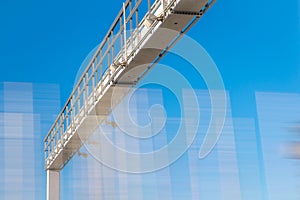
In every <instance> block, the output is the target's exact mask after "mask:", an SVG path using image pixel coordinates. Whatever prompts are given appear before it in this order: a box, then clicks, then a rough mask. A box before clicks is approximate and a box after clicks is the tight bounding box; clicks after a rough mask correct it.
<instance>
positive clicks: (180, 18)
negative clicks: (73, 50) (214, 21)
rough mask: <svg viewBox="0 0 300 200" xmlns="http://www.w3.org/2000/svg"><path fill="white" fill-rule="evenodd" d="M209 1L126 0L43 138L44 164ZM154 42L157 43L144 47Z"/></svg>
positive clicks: (64, 155)
mask: <svg viewBox="0 0 300 200" xmlns="http://www.w3.org/2000/svg"><path fill="white" fill-rule="evenodd" d="M214 1H215V0H156V1H151V0H127V1H126V2H125V3H124V4H123V7H122V9H121V10H120V12H119V14H118V15H117V17H116V19H115V20H114V22H113V24H112V26H111V27H110V29H109V31H108V32H107V34H106V36H105V38H104V40H103V41H102V43H101V44H100V46H99V47H98V49H97V51H96V52H95V54H94V56H93V58H92V59H91V61H90V62H89V64H88V65H87V66H86V69H85V71H84V72H83V74H82V76H81V78H80V79H79V81H78V83H77V85H76V86H75V87H74V90H73V91H72V93H71V95H70V97H69V99H68V100H67V102H66V104H65V105H64V107H63V109H62V111H61V112H60V114H59V115H58V117H57V119H56V120H55V122H54V124H53V126H52V127H51V129H50V131H49V133H48V134H47V136H46V137H45V139H44V154H45V169H46V170H48V171H49V170H51V171H54V172H57V171H59V170H61V169H62V168H63V167H64V166H65V165H66V164H67V163H68V161H69V160H70V159H71V158H72V157H73V155H74V154H75V153H76V152H77V151H78V150H79V149H80V147H81V146H82V140H83V139H84V138H88V137H89V134H90V133H89V131H87V129H86V128H85V127H89V129H92V128H91V127H93V126H96V125H99V123H101V122H102V121H104V120H105V118H106V117H107V116H108V115H109V114H110V112H111V110H112V107H113V105H111V104H110V103H107V102H110V98H111V90H112V89H113V88H114V87H115V86H118V85H122V86H125V87H128V88H130V87H134V86H135V85H136V83H137V82H139V81H140V80H141V79H142V78H143V77H144V76H145V75H146V74H147V72H148V71H149V70H150V69H151V68H152V67H153V66H154V65H155V64H156V63H158V62H159V61H160V59H161V58H162V57H163V56H164V55H165V54H166V53H167V51H168V49H169V48H171V47H172V46H173V45H174V44H175V43H176V42H177V41H178V40H179V39H180V38H181V36H182V35H183V34H184V33H185V32H187V31H188V30H189V29H190V28H191V27H192V26H193V25H194V24H195V23H196V22H197V21H198V20H199V19H200V18H201V16H202V15H203V14H204V13H205V12H206V11H207V10H208V9H209V8H210V6H211V5H212V4H213V3H214ZM166 29H167V30H172V31H171V32H166V31H165V30H166ZM153 44H159V45H158V46H159V48H157V49H151V48H149V47H152V46H153ZM141 65H142V66H143V67H139V69H138V70H136V71H135V73H134V74H132V75H131V76H123V75H124V74H125V73H128V72H129V71H130V70H131V69H133V68H135V66H141ZM88 116H94V118H93V117H92V118H91V117H88ZM49 174H50V173H49ZM56 176H57V175H56ZM58 177H59V176H58ZM49 181H50V180H49ZM48 187H49V186H48ZM48 189H49V188H48ZM50 193H51V192H49V194H50ZM48 199H51V197H48ZM52 199H56V198H52Z"/></svg>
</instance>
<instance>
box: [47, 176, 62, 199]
mask: <svg viewBox="0 0 300 200" xmlns="http://www.w3.org/2000/svg"><path fill="white" fill-rule="evenodd" d="M59 199H60V171H58V170H47V200H59Z"/></svg>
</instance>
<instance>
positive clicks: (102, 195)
mask: <svg viewBox="0 0 300 200" xmlns="http://www.w3.org/2000/svg"><path fill="white" fill-rule="evenodd" d="M195 93H196V95H197V99H198V102H199V107H200V127H199V131H198V133H197V136H196V138H195V140H194V142H193V144H192V145H191V147H190V148H189V149H188V150H187V151H186V152H185V153H184V154H183V155H182V156H181V157H180V158H179V159H178V160H177V161H176V162H174V163H172V164H171V165H169V166H167V167H165V168H163V169H161V170H158V171H156V172H151V173H145V174H131V173H125V172H119V171H117V170H115V169H112V168H109V167H108V166H105V165H103V164H102V163H101V162H100V161H99V158H98V157H97V154H93V152H92V153H91V150H92V148H96V149H97V148H99V146H101V145H99V141H97V140H91V141H90V142H87V143H86V144H85V146H84V147H83V148H82V149H81V150H80V152H79V154H77V155H76V156H75V157H74V159H72V160H71V161H70V163H68V165H67V166H66V167H65V168H64V169H63V170H62V172H61V199H72V200H76V199H78V200H79V199H91V200H96V199H128V200H131V199H170V200H171V199H172V200H173V199H174V200H177V199H197V200H198V199H204V200H206V199H209V200H211V199H212V200H219V199H220V200H221V199H222V200H223V199H226V200H227V199H228V200H239V199H242V200H245V199H246V200H247V199H249V200H250V199H251V200H252V199H256V200H260V199H262V200H267V199H270V200H277V199H278V200H282V199H290V200H297V199H299V197H300V195H299V190H298V189H297V188H299V176H298V174H299V160H293V159H287V158H286V157H285V156H284V155H283V153H282V152H283V151H282V148H283V147H284V145H285V144H286V143H287V142H289V141H293V140H294V139H295V138H293V137H294V136H293V134H291V133H290V132H289V127H290V125H291V124H293V123H294V122H297V121H299V119H300V110H299V109H300V108H299V106H298V105H299V104H300V96H299V95H298V94H287V93H285V94H283V93H268V92H257V93H255V97H256V99H255V101H254V102H253V104H256V110H257V112H256V116H253V117H252V118H250V117H248V118H245V117H241V116H233V114H232V109H234V107H235V105H232V104H231V100H230V95H229V93H227V98H228V99H227V111H226V114H227V115H226V119H225V126H224V129H223V132H222V135H221V137H220V140H219V142H218V144H217V145H216V147H215V148H214V149H213V150H212V152H211V153H210V154H209V155H208V156H207V157H206V158H205V159H199V148H200V146H201V144H202V142H203V140H204V137H205V134H206V131H207V129H208V126H209V122H210V119H211V114H210V112H211V109H212V108H211V102H210V96H209V93H208V92H207V91H206V90H195ZM189 95H191V94H190V92H189V91H188V90H183V91H182V98H183V102H184V107H185V109H186V110H187V111H193V107H191V106H189V105H190V104H189V102H188V99H189ZM170 98H171V97H170V96H168V95H166V94H165V92H164V91H163V90H160V89H140V90H138V91H137V92H136V93H135V94H134V96H133V97H132V99H131V101H130V114H131V117H132V120H133V121H134V122H136V123H137V124H140V125H141V126H145V125H147V124H148V123H149V122H151V121H150V118H149V115H148V111H149V109H150V108H151V107H152V106H155V105H157V104H162V105H164V106H165V108H166V111H167V112H169V113H171V114H169V115H168V116H167V117H166V119H167V120H166V126H165V127H163V128H162V129H161V130H160V132H159V133H158V134H157V135H155V136H153V137H150V138H148V139H137V138H132V137H130V136H128V135H126V134H124V132H122V131H121V130H120V129H119V128H118V127H115V126H112V124H109V123H107V124H103V125H102V127H101V128H102V129H101V131H103V132H105V133H106V134H107V137H108V138H109V139H110V140H111V141H112V143H114V144H115V145H116V146H118V147H120V148H123V149H126V150H128V151H132V152H137V153H145V152H151V151H155V150H158V149H160V148H161V147H163V146H164V145H167V144H168V143H170V142H171V141H172V139H173V138H174V137H176V133H177V130H178V126H179V125H178V124H180V120H181V118H180V116H181V114H180V113H177V112H172V110H173V108H176V107H178V106H179V105H178V103H173V104H172V105H171V104H170V103H171V100H170ZM59 111H60V95H59V86H58V85H53V84H35V83H34V84H32V83H2V84H0V177H1V178H0V199H4V200H8V199H44V197H45V192H46V174H45V171H44V163H43V160H44V159H43V153H42V152H43V138H44V135H45V134H46V133H47V131H48V130H49V128H50V126H51V125H52V123H53V121H54V120H55V117H56V116H57V113H58V112H59ZM109 120H110V121H111V122H112V121H113V118H111V119H109ZM183 126H185V129H187V127H189V126H193V121H192V120H191V119H190V120H185V121H184V122H183ZM151 128H152V129H153V130H156V129H157V127H155V124H153V125H152V127H151ZM188 136H189V135H188V134H187V137H188ZM295 137H296V136H295ZM102 151H103V150H102ZM105 153H107V154H109V155H111V157H112V158H113V159H114V161H115V163H116V165H117V164H118V162H121V161H122V162H124V159H125V162H126V158H121V157H118V155H117V154H116V152H114V151H105ZM171 154H172V152H168V154H165V155H164V156H165V157H164V159H169V158H171ZM122 159H123V160H122ZM153 159H155V158H154V157H153ZM145 164H147V165H148V164H151V163H143V162H141V160H136V161H135V162H134V163H131V162H129V161H127V165H128V166H130V165H138V166H140V168H141V169H142V168H143V165H145ZM297 173H298V174H297Z"/></svg>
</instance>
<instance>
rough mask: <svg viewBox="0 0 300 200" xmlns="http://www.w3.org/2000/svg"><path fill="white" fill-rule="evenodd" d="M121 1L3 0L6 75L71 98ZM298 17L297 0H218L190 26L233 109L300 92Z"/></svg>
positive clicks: (0, 24)
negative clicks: (265, 95)
mask: <svg viewBox="0 0 300 200" xmlns="http://www.w3.org/2000/svg"><path fill="white" fill-rule="evenodd" d="M122 2H123V1H121V0H113V1H109V0H107V1H100V0H98V1H96V0H87V1H77V0H75V1H70V0H67V1H58V0H53V1H51V2H44V1H36V0H28V1H21V0H2V1H0V67H1V73H0V82H5V81H8V82H30V83H31V82H32V83H54V84H58V85H59V86H60V90H61V92H60V94H61V104H64V103H65V101H66V100H67V98H68V97H69V94H70V93H71V90H72V87H73V85H74V79H75V77H76V74H77V71H78V70H79V67H80V65H81V63H82V61H83V60H84V58H85V57H86V56H87V54H88V53H89V52H90V51H91V50H92V49H93V48H94V47H95V46H96V45H98V44H99V43H100V42H101V41H102V39H103V36H104V35H105V34H106V31H107V30H108V28H109V27H110V25H111V22H112V21H113V20H114V18H115V16H116V15H117V13H118V12H119V10H120V8H121V5H122ZM299 19H300V3H299V1H297V0H290V1H289V2H284V3H283V2H282V1H278V0H277V1H271V0H266V1H258V0H252V1H237V0H228V1H225V0H219V1H217V3H216V4H215V5H214V6H213V7H212V8H211V9H210V10H209V12H208V13H207V14H206V15H205V16H204V17H203V18H202V19H201V20H200V22H199V23H198V24H196V25H195V26H194V27H193V28H192V29H191V31H190V32H189V33H188V35H189V36H190V37H192V38H193V39H195V40H196V41H198V42H199V43H200V44H201V45H203V47H204V48H205V49H206V50H207V51H208V53H209V54H210V55H211V57H212V58H213V60H214V61H215V63H216V64H217V66H218V69H219V70H220V72H221V75H222V78H223V80H224V83H225V88H226V89H227V90H228V91H229V93H230V100H231V109H232V115H233V116H235V117H250V118H252V117H256V107H255V106H256V105H255V93H254V92H255V91H271V92H283V93H287V92H293V93H299V92H300V56H299V55H300V20H299ZM171 58H172V56H171V55H169V56H167V57H166V58H165V59H164V60H163V62H166V63H169V64H170V63H172V62H170V60H171ZM190 73H191V72H190ZM266 104H267V103H266ZM45 134H46V133H45Z"/></svg>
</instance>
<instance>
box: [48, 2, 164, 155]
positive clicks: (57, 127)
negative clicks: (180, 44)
mask: <svg viewBox="0 0 300 200" xmlns="http://www.w3.org/2000/svg"><path fill="white" fill-rule="evenodd" d="M141 2H142V0H138V1H136V2H135V3H136V4H135V6H134V8H133V9H132V10H130V15H129V16H128V17H125V20H124V24H123V26H120V30H119V32H118V34H120V35H119V36H120V37H121V36H122V31H123V30H124V29H125V27H126V25H127V23H129V22H130V20H131V19H132V17H133V15H134V13H135V12H136V11H137V9H138V8H139V6H140V4H141ZM157 2H158V0H157V1H156V3H157ZM131 3H132V1H131V0H127V1H126V2H125V4H124V7H125V9H126V8H128V6H129V5H130V4H131ZM154 5H155V3H154ZM154 5H153V6H154ZM150 11H151V10H148V12H147V13H150ZM123 14H124V8H123V9H122V10H121V11H120V12H119V14H118V16H117V18H116V19H115V20H114V23H113V24H112V26H111V28H110V29H109V31H108V33H107V35H106V37H105V39H104V40H103V41H102V43H101V45H100V46H99V48H98V49H97V51H96V53H95V54H94V56H93V58H92V59H91V61H90V63H89V64H88V66H87V68H86V69H85V70H84V72H83V74H82V76H81V78H80V80H79V81H78V82H77V84H76V86H75V88H74V90H73V91H72V93H71V95H70V97H69V99H68V100H67V102H66V104H65V105H64V107H63V109H62V111H61V112H60V114H59V115H58V117H57V118H56V120H55V122H54V124H53V125H52V127H51V129H50V131H49V132H48V134H47V136H46V137H45V139H44V142H45V148H44V149H45V158H48V157H50V156H51V155H52V152H53V149H55V148H56V146H57V145H56V144H54V140H55V137H57V136H58V135H59V136H60V139H59V140H58V141H57V142H59V141H60V140H61V139H63V137H64V135H65V132H66V131H67V130H68V129H69V128H70V127H71V126H73V124H74V121H75V120H76V118H77V117H78V114H80V113H81V112H82V109H84V107H85V105H86V102H83V105H80V98H81V95H84V92H86V93H88V92H87V89H88V85H89V81H90V80H92V79H93V78H94V76H95V72H97V70H98V68H99V69H100V67H101V66H99V65H102V63H103V59H104V58H106V57H107V56H108V53H109V52H110V50H111V48H112V47H113V45H114V43H115V41H116V40H117V38H118V37H116V38H115V39H114V40H113V41H112V42H111V44H108V46H107V49H106V51H105V52H104V53H103V52H102V49H103V48H104V47H105V45H107V42H108V40H109V39H110V36H111V34H112V33H113V31H114V29H115V27H116V26H117V24H118V23H119V22H120V23H122V16H123ZM146 16H147V15H146ZM144 20H145V17H144V18H143V19H142V20H141V22H140V23H138V22H137V24H138V26H140V25H141V24H143V22H144ZM118 34H117V35H118ZM133 35H134V34H132V35H131V36H133ZM121 39H122V38H121ZM130 39H131V38H129V39H128V40H130ZM124 40H126V38H125V39H124ZM140 42H141V41H139V43H140ZM139 45H140V44H137V45H136V46H139ZM122 51H123V50H122V47H121V50H120V52H119V54H120V53H122ZM131 54H132V52H131ZM99 55H100V60H99V61H98V62H97V61H96V59H98V56H99ZM117 55H118V54H117ZM118 57H120V55H118V56H117V58H118ZM112 63H113V62H112ZM95 65H96V67H95ZM108 65H110V63H108ZM91 68H93V70H92V73H91V75H90V77H89V74H88V72H89V70H90V69H91ZM100 70H101V71H102V68H101V69H100ZM107 71H109V68H108V70H106V72H105V74H106V73H107ZM100 76H101V79H100V85H101V82H103V79H102V78H103V77H106V76H105V75H104V74H100ZM96 81H98V80H96ZM109 81H110V80H109ZM98 85H99V84H93V85H92V86H93V88H94V89H95V87H97V86H98ZM81 87H82V88H81ZM106 87H107V86H106ZM94 92H95V91H92V92H91V94H90V95H87V97H85V98H84V99H88V100H89V98H90V96H91V95H92V94H93V93H94ZM85 95H86V94H85ZM76 106H78V108H76ZM76 109H78V112H77V113H76ZM74 110H75V115H74V118H73V119H72V115H73V114H72V112H74ZM69 116H71V117H70V118H71V119H70V122H69V123H68V122H66V121H65V120H66V119H68V117H69ZM65 123H66V125H65ZM71 128H72V127H71ZM47 151H50V152H48V156H46V152H47ZM51 160H52V159H51Z"/></svg>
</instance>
